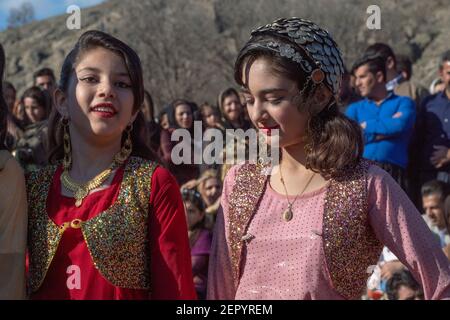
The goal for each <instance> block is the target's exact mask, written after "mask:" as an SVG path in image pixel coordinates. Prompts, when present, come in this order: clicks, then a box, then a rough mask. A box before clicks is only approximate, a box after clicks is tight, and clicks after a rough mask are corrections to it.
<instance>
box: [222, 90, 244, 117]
mask: <svg viewBox="0 0 450 320" xmlns="http://www.w3.org/2000/svg"><path fill="white" fill-rule="evenodd" d="M223 112H224V113H225V117H226V118H227V119H228V120H229V121H238V120H239V117H240V115H241V112H242V105H241V102H240V100H239V97H238V96H236V95H234V94H232V95H230V96H227V97H226V98H225V99H224V100H223Z"/></svg>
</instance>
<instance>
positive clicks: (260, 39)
mask: <svg viewBox="0 0 450 320" xmlns="http://www.w3.org/2000/svg"><path fill="white" fill-rule="evenodd" d="M271 41H276V42H279V43H286V44H289V45H291V46H295V47H297V48H299V46H298V45H297V44H296V43H294V42H290V41H288V40H285V39H284V38H280V37H277V36H273V35H260V36H256V37H253V38H251V39H250V40H249V41H248V42H247V43H246V44H245V45H244V47H243V48H242V49H241V51H240V52H239V54H238V57H237V59H236V62H235V66H234V78H235V81H236V82H237V83H238V84H239V85H241V86H242V87H245V88H247V89H248V83H244V82H243V75H244V74H245V75H246V77H245V79H248V74H249V71H250V67H251V65H252V64H253V63H254V62H255V61H256V60H257V59H266V60H267V61H268V62H269V63H270V64H271V67H272V70H273V72H275V73H276V74H278V75H281V76H283V77H286V78H288V79H290V80H292V81H295V82H296V83H297V87H298V90H299V91H301V90H303V96H302V97H301V99H302V100H303V101H304V102H305V106H307V105H308V103H309V102H310V101H311V99H312V98H313V95H314V93H315V88H314V86H313V85H312V82H311V81H309V82H308V81H307V76H309V75H308V74H306V73H305V71H303V69H302V68H301V67H300V66H299V64H297V63H295V62H293V61H291V60H289V59H287V58H284V57H281V56H280V55H278V54H277V53H275V52H273V51H271V50H269V49H266V48H264V45H266V44H267V43H268V42H271ZM299 52H303V49H302V48H299ZM303 58H305V59H307V60H308V61H310V63H311V64H312V65H315V63H314V62H313V61H311V59H310V58H309V57H308V56H307V55H304V57H303ZM246 81H248V80H246ZM305 86H306V87H305ZM300 107H302V105H300V106H299V108H300ZM312 109H313V108H310V107H307V108H306V110H307V111H308V113H309V116H310V120H309V121H308V125H307V128H306V133H307V137H308V141H307V144H306V146H305V149H306V150H307V152H306V168H308V169H310V170H312V171H314V172H317V173H319V174H321V175H323V176H324V177H326V178H330V177H338V176H340V175H342V174H343V173H344V171H345V170H348V169H351V168H353V167H355V166H356V165H357V164H358V163H359V161H360V160H361V158H362V152H363V149H364V142H363V137H362V132H361V129H360V127H359V125H358V124H357V123H356V122H354V121H353V120H350V119H349V118H347V117H346V116H345V115H343V114H342V113H341V112H340V111H339V108H338V105H337V101H336V99H335V98H332V99H331V100H330V101H329V102H328V104H327V105H326V106H325V107H324V108H323V109H322V110H321V111H319V112H315V111H314V110H312Z"/></svg>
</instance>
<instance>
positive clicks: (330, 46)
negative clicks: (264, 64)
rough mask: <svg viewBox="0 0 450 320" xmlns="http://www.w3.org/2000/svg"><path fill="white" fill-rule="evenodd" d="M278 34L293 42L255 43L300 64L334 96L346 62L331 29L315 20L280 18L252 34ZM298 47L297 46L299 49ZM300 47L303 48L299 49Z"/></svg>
mask: <svg viewBox="0 0 450 320" xmlns="http://www.w3.org/2000/svg"><path fill="white" fill-rule="evenodd" d="M259 35H275V36H278V37H281V38H283V39H286V40H288V41H290V42H292V43H293V44H292V45H290V44H285V43H279V42H276V41H270V42H268V43H266V44H260V43H258V44H255V46H258V47H263V48H265V49H269V50H271V51H274V52H276V53H278V54H279V55H280V56H282V57H285V58H288V59H290V60H291V61H293V62H295V63H298V64H299V65H300V66H301V68H302V69H303V70H304V71H305V72H306V73H308V74H310V77H311V80H312V81H313V82H314V83H315V84H319V83H321V82H322V81H324V80H325V82H324V83H325V85H326V86H327V87H328V88H329V89H330V90H331V92H332V93H333V94H334V95H337V93H338V92H339V88H340V84H341V78H342V75H343V74H344V63H343V61H342V57H341V53H340V51H339V49H338V46H337V44H336V42H335V41H334V40H333V38H331V36H330V34H329V33H328V31H326V30H324V29H322V28H320V27H319V26H318V25H317V24H315V23H314V22H311V21H309V20H305V19H301V18H289V19H285V18H282V19H277V20H275V21H274V22H272V23H270V24H267V25H265V26H261V27H259V28H257V29H255V30H253V31H252V33H251V36H252V37H255V36H259ZM297 47H298V48H297ZM299 48H301V49H303V50H298V49H299ZM305 55H306V56H307V57H309V58H310V59H311V60H312V61H314V65H311V63H310V62H309V61H308V60H307V59H305Z"/></svg>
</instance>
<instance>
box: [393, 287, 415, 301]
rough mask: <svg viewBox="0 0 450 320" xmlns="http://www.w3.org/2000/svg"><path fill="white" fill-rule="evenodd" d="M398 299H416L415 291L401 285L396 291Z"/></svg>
mask: <svg viewBox="0 0 450 320" xmlns="http://www.w3.org/2000/svg"><path fill="white" fill-rule="evenodd" d="M397 295H398V300H418V299H417V294H416V291H415V290H414V289H412V288H410V287H408V286H404V285H401V286H400V287H399V288H398V291H397Z"/></svg>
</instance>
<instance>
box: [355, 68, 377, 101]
mask: <svg viewBox="0 0 450 320" xmlns="http://www.w3.org/2000/svg"><path fill="white" fill-rule="evenodd" d="M377 84H378V81H377V79H376V77H375V75H374V74H373V73H371V72H370V71H369V67H368V66H367V65H362V66H360V67H359V68H358V69H356V70H355V86H356V89H357V90H358V92H359V94H360V95H361V96H362V97H370V95H371V93H372V92H373V90H374V88H375V87H376V86H377Z"/></svg>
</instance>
